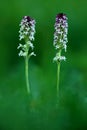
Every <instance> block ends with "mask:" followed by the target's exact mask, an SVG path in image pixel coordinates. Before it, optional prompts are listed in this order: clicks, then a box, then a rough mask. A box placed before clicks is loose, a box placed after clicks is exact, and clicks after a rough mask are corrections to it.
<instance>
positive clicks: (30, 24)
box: [17, 16, 36, 57]
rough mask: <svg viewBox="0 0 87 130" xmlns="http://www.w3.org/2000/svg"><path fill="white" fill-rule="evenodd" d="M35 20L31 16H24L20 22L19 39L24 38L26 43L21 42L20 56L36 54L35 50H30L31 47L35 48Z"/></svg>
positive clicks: (19, 47)
mask: <svg viewBox="0 0 87 130" xmlns="http://www.w3.org/2000/svg"><path fill="white" fill-rule="evenodd" d="M35 24H36V22H35V20H34V19H31V18H30V17H29V16H24V17H23V19H22V20H21V23H20V25H19V26H20V30H19V40H20V41H21V40H24V41H25V43H24V44H21V43H20V44H19V46H18V47H17V49H20V52H19V56H23V57H26V56H27V55H28V56H29V57H31V56H32V55H34V56H35V54H34V52H31V53H30V52H29V49H30V48H31V49H32V50H33V49H34V45H33V43H32V41H34V35H35Z"/></svg>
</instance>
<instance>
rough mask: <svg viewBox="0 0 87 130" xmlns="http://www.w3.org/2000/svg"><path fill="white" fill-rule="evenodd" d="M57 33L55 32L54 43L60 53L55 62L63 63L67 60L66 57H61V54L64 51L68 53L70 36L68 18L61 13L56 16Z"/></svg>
mask: <svg viewBox="0 0 87 130" xmlns="http://www.w3.org/2000/svg"><path fill="white" fill-rule="evenodd" d="M54 27H55V32H54V42H53V45H54V47H55V49H56V50H57V51H58V53H57V54H56V56H55V57H54V59H53V60H54V61H61V60H66V58H65V56H61V55H60V53H59V52H61V50H62V49H64V50H65V51H66V48H67V45H66V43H67V42H68V39H67V34H68V22H67V17H66V15H65V14H63V13H60V14H58V15H57V16H56V22H55V25H54Z"/></svg>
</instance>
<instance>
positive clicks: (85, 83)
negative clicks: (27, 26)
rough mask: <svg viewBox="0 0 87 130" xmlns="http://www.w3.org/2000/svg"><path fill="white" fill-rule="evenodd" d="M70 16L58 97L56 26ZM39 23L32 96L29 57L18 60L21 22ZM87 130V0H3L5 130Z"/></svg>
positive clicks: (1, 124) (0, 108) (0, 85)
mask: <svg viewBox="0 0 87 130" xmlns="http://www.w3.org/2000/svg"><path fill="white" fill-rule="evenodd" d="M60 12H63V13H66V14H67V17H68V23H69V34H68V41H69V42H68V44H67V46H68V48H67V53H66V54H65V53H64V52H63V54H64V55H66V57H67V60H66V62H62V63H61V73H60V91H59V97H58V98H56V63H53V57H54V56H55V53H56V52H55V49H54V47H53V33H54V22H55V16H56V14H57V13H60ZM24 15H29V16H31V17H33V18H34V19H35V20H36V22H37V23H36V35H35V41H34V45H35V49H34V51H35V53H36V54H37V57H32V58H31V59H30V62H29V78H30V85H31V94H32V96H29V95H28V94H27V90H26V84H25V72H24V70H25V69H24V67H25V66H24V59H23V58H21V57H18V50H17V46H18V44H19V34H18V31H19V23H20V21H21V19H22V17H23V16H24ZM48 129H50V130H57V129H58V130H87V1H86V0H80V1H79V0H76V1H73V0H67V1H64V0H1V1H0V130H48Z"/></svg>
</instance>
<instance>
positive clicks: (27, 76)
mask: <svg viewBox="0 0 87 130" xmlns="http://www.w3.org/2000/svg"><path fill="white" fill-rule="evenodd" d="M28 69H29V68H28V56H26V57H25V77H26V86H27V92H28V93H30V85H29V73H28V72H29V71H28Z"/></svg>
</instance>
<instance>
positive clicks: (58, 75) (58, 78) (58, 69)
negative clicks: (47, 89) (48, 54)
mask: <svg viewBox="0 0 87 130" xmlns="http://www.w3.org/2000/svg"><path fill="white" fill-rule="evenodd" d="M58 55H59V56H61V50H60V51H59V53H58ZM59 80H60V61H58V63H57V94H58V93H59Z"/></svg>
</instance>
